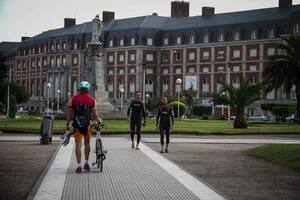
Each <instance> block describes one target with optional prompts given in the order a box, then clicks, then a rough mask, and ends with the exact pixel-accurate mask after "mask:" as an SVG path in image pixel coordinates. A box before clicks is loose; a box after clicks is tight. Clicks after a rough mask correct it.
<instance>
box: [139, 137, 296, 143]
mask: <svg viewBox="0 0 300 200" xmlns="http://www.w3.org/2000/svg"><path fill="white" fill-rule="evenodd" d="M143 141H144V142H148V143H158V142H159V139H158V138H144V139H143ZM170 142H172V143H203V144H300V140H299V139H235V138H234V139H203V138H202V139H199V138H173V139H171V141H170Z"/></svg>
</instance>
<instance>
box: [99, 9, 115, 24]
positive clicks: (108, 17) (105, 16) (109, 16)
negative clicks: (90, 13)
mask: <svg viewBox="0 0 300 200" xmlns="http://www.w3.org/2000/svg"><path fill="white" fill-rule="evenodd" d="M114 19H115V13H114V12H110V11H103V12H102V21H103V22H110V21H112V20H114Z"/></svg>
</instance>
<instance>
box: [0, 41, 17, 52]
mask: <svg viewBox="0 0 300 200" xmlns="http://www.w3.org/2000/svg"><path fill="white" fill-rule="evenodd" d="M19 44H20V42H0V52H3V53H10V52H14V51H16V50H17V48H18V45H19Z"/></svg>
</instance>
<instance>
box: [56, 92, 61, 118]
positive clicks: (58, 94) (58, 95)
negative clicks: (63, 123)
mask: <svg viewBox="0 0 300 200" xmlns="http://www.w3.org/2000/svg"><path fill="white" fill-rule="evenodd" d="M60 92H61V91H60V90H57V111H56V112H57V113H58V111H59V97H60Z"/></svg>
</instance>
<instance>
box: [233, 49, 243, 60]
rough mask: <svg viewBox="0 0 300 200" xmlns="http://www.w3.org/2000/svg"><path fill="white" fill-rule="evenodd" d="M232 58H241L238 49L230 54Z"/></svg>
mask: <svg viewBox="0 0 300 200" xmlns="http://www.w3.org/2000/svg"><path fill="white" fill-rule="evenodd" d="M232 54H233V55H232V57H233V58H240V57H241V50H240V49H234V50H233V52H232Z"/></svg>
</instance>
